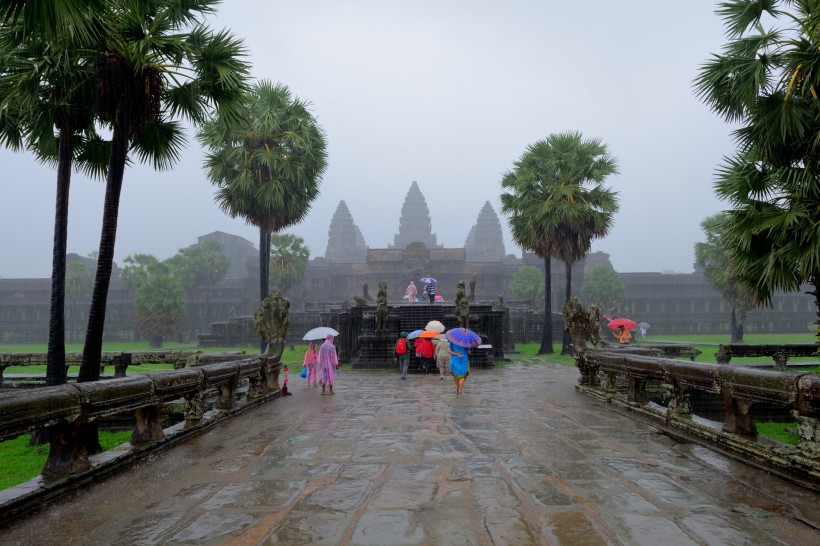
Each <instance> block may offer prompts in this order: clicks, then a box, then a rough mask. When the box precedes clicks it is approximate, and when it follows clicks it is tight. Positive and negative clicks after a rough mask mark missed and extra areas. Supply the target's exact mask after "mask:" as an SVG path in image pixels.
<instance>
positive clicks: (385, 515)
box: [350, 511, 424, 546]
mask: <svg viewBox="0 0 820 546" xmlns="http://www.w3.org/2000/svg"><path fill="white" fill-rule="evenodd" d="M350 543H351V545H357V546H385V545H386V544H390V545H391V546H405V545H406V546H412V545H415V544H422V543H424V530H423V529H422V528H421V527H420V526H418V525H417V524H416V523H415V522H414V521H413V516H412V512H407V511H388V512H368V513H366V514H365V515H364V516H362V518H361V519H360V520H359V522H358V524H357V525H356V530H355V531H354V533H353V538H352V539H351V542H350Z"/></svg>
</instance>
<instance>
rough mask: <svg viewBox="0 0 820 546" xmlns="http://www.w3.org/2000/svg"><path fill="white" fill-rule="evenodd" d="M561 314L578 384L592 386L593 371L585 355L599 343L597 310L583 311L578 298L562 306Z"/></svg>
mask: <svg viewBox="0 0 820 546" xmlns="http://www.w3.org/2000/svg"><path fill="white" fill-rule="evenodd" d="M563 313H564V323H565V324H566V326H567V332H569V336H570V339H571V341H572V345H573V347H574V348H575V365H576V366H578V371H580V372H581V377H580V378H579V379H578V383H579V384H580V385H593V384H594V383H595V370H593V369H592V368H591V367H590V365H589V363H588V361H587V356H586V355H587V351H588V350H589V347H590V345H592V346H593V347H594V346H596V345H598V344H599V343H600V342H601V335H600V332H599V324H600V320H601V319H600V315H599V311H598V308H597V307H596V306H594V305H592V306H590V308H589V310H585V309H584V306H583V305H582V304H581V301H580V300H579V299H578V298H572V299H570V300H569V301H568V302H567V303H565V304H564V308H563Z"/></svg>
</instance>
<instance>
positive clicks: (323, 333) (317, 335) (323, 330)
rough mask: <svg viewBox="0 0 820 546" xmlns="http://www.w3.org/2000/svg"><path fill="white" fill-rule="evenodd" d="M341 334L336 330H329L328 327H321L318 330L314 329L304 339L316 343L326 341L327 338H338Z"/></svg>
mask: <svg viewBox="0 0 820 546" xmlns="http://www.w3.org/2000/svg"><path fill="white" fill-rule="evenodd" d="M338 335H339V332H337V331H336V330H334V329H333V328H328V327H327V326H319V327H318V328H314V329H313V330H311V331H310V332H308V333H307V334H305V335H304V336H303V337H302V339H303V340H305V341H316V340H318V339H325V338H326V337H327V336H334V337H336V336H338Z"/></svg>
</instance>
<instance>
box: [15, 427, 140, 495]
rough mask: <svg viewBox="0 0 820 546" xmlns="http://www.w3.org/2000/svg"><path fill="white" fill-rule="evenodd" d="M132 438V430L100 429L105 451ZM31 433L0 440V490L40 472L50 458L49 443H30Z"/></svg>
mask: <svg viewBox="0 0 820 546" xmlns="http://www.w3.org/2000/svg"><path fill="white" fill-rule="evenodd" d="M130 439H131V431H130V430H118V431H116V432H108V431H104V430H101V431H100V445H102V448H103V451H108V450H109V449H113V448H115V447H117V446H119V445H121V444H124V443H125V442H128V441H129V440H130ZM30 441H31V435H30V434H26V435H24V436H18V437H17V438H14V439H13V440H7V441H5V442H0V490H2V489H8V488H9V487H14V486H15V485H19V484H21V483H23V482H27V481H28V480H30V479H31V478H33V477H35V476H37V475H39V474H40V471H41V470H42V469H43V465H45V464H46V459H47V458H48V450H49V445H48V444H43V445H39V446H33V445H29V442H30Z"/></svg>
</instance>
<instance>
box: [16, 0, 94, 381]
mask: <svg viewBox="0 0 820 546" xmlns="http://www.w3.org/2000/svg"><path fill="white" fill-rule="evenodd" d="M35 4H39V3H38V2H34V3H30V5H29V6H27V7H25V9H29V8H31V7H32V6H34V5H35ZM69 4H70V2H69ZM66 5H67V4H66ZM66 5H63V7H65V6H66ZM18 7H19V9H20V10H23V9H24V8H23V7H21V6H18ZM51 7H52V8H55V6H51ZM10 9H11V8H10V7H9V5H8V4H3V5H2V7H0V21H4V22H3V23H2V24H0V145H6V146H9V147H11V148H12V149H15V150H19V149H23V148H25V149H28V150H30V151H32V152H33V153H34V154H35V156H36V157H37V159H38V160H40V161H42V162H45V163H48V164H51V165H54V166H55V167H56V170H57V184H56V189H57V192H56V193H57V196H56V206H55V218H54V238H53V246H52V272H51V306H50V314H49V336H48V353H47V365H46V384H47V385H59V384H62V383H65V381H66V367H65V290H66V286H65V283H66V241H67V237H68V203H69V188H70V184H71V171H72V169H73V168H75V166H76V167H78V168H80V169H83V170H84V171H85V172H86V173H87V174H89V175H91V176H98V175H101V174H102V172H103V168H104V166H105V160H104V156H105V150H106V149H107V147H106V144H105V143H103V142H102V140H101V139H100V138H99V137H98V136H97V135H96V132H95V128H94V123H93V122H94V115H93V113H94V110H93V95H94V85H93V74H94V70H93V66H90V65H89V64H88V63H86V62H84V60H83V57H82V54H81V51H83V47H84V46H85V45H86V44H87V42H83V41H81V40H80V35H78V33H77V32H76V31H75V29H74V28H73V27H59V28H53V29H49V30H48V32H46V31H45V30H46V29H41V30H43V32H37V31H36V30H37V29H36V28H35V29H34V30H32V28H34V27H32V26H31V25H28V23H26V22H25V21H26V17H27V16H26V13H29V12H20V11H16V12H12V11H7V10H10ZM32 9H33V8H32ZM45 12H48V13H51V12H50V11H49V10H48V9H45ZM51 15H54V16H55V17H56V16H57V14H53V13H52V14H51ZM18 16H19V17H18ZM44 17H45V19H47V18H48V17H46V16H45V15H44ZM85 17H86V19H87V20H88V21H93V20H95V17H94V16H93V13H90V12H86V13H85ZM45 19H44V20H45ZM27 25H28V26H27Z"/></svg>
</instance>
